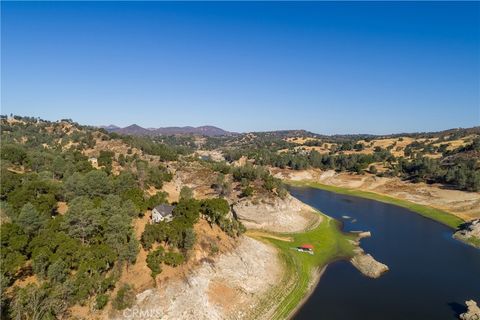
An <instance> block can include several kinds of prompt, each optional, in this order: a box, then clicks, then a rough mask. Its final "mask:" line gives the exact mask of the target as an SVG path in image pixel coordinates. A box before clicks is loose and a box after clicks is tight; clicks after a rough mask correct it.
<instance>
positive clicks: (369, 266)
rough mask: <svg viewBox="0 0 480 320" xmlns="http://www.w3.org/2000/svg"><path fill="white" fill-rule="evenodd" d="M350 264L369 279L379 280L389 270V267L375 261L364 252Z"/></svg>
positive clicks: (351, 260)
mask: <svg viewBox="0 0 480 320" xmlns="http://www.w3.org/2000/svg"><path fill="white" fill-rule="evenodd" d="M350 262H351V263H352V264H353V266H354V267H355V268H357V269H358V270H359V271H360V272H361V273H363V274H364V275H365V276H367V277H369V278H378V277H380V276H381V275H382V274H383V273H385V272H387V271H388V270H389V268H388V266H387V265H385V264H383V263H381V262H378V261H377V260H375V259H374V258H373V257H372V256H371V255H370V254H366V253H364V252H362V253H359V254H357V255H356V256H354V257H353V258H352V259H350Z"/></svg>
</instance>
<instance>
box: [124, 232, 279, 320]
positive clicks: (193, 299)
mask: <svg viewBox="0 0 480 320" xmlns="http://www.w3.org/2000/svg"><path fill="white" fill-rule="evenodd" d="M281 274H282V265H281V262H280V260H279V258H278V255H277V251H276V250H275V249H274V248H273V247H271V246H268V245H266V244H264V243H262V242H260V241H257V240H254V239H251V238H249V237H245V236H243V237H242V238H240V240H239V242H238V246H237V247H236V248H235V249H234V250H233V251H232V252H230V253H225V254H222V255H219V256H217V257H216V258H213V259H205V260H204V261H203V263H202V264H201V266H199V267H198V268H197V269H195V270H193V271H192V272H191V273H190V274H189V275H187V276H185V277H184V278H181V279H170V281H168V282H165V283H162V284H161V285H160V286H158V287H157V288H153V289H148V290H146V291H144V292H142V293H140V294H138V295H137V302H136V306H135V308H136V309H137V310H140V311H141V310H143V311H147V310H156V311H158V312H159V313H160V314H161V317H162V319H238V318H245V317H248V314H249V313H250V312H251V311H252V310H254V309H255V308H256V307H257V304H258V301H259V298H260V297H261V296H262V295H263V294H265V293H266V292H267V291H268V290H269V289H271V288H273V287H274V286H275V285H276V284H277V281H278V279H279V278H280V277H281ZM158 312H157V313H158ZM153 313H155V312H153ZM155 317H156V318H158V315H154V317H151V318H155ZM127 318H128V315H127V316H125V315H124V314H120V315H117V319H127ZM148 318H149V317H148V316H145V312H144V315H143V316H142V317H141V319H148ZM129 319H134V318H132V317H130V318H129ZM138 319H140V318H138Z"/></svg>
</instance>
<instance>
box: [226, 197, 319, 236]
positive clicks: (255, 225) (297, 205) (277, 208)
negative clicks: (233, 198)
mask: <svg viewBox="0 0 480 320" xmlns="http://www.w3.org/2000/svg"><path fill="white" fill-rule="evenodd" d="M233 210H234V212H235V214H236V215H237V217H238V218H239V219H240V220H241V221H242V223H243V224H244V225H245V226H246V227H247V228H249V229H263V230H267V231H273V232H299V231H303V230H306V229H309V228H310V227H312V226H314V225H316V224H318V223H319V222H320V221H321V216H320V215H319V214H317V213H315V210H314V209H312V208H311V207H310V206H308V205H306V204H304V203H303V202H301V201H299V200H297V199H296V198H294V197H292V196H290V195H288V196H287V197H286V198H285V199H280V198H270V199H265V200H263V201H262V202H259V201H251V200H250V199H245V200H241V201H239V202H238V203H236V204H235V205H234V206H233Z"/></svg>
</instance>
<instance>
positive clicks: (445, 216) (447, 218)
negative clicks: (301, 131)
mask: <svg viewBox="0 0 480 320" xmlns="http://www.w3.org/2000/svg"><path fill="white" fill-rule="evenodd" d="M286 183H288V184H290V185H292V186H300V187H312V188H317V189H322V190H327V191H332V192H336V193H342V194H347V195H351V196H356V197H361V198H367V199H372V200H376V201H380V202H385V203H390V204H394V205H397V206H400V207H404V208H407V209H410V210H412V211H414V212H416V213H419V214H421V215H422V216H424V217H427V218H430V219H432V220H435V221H438V222H440V223H443V224H444V225H447V226H449V227H451V228H453V229H456V228H457V227H458V226H459V225H460V224H462V223H464V222H465V221H464V220H462V219H461V218H459V217H457V216H454V215H453V214H450V213H448V212H446V211H443V210H440V209H435V208H432V207H428V206H423V205H420V204H416V203H412V202H410V201H407V200H401V199H397V198H393V197H389V196H386V195H381V194H378V193H373V192H368V191H361V190H356V189H350V188H342V187H334V186H329V185H325V184H321V183H318V182H310V181H286Z"/></svg>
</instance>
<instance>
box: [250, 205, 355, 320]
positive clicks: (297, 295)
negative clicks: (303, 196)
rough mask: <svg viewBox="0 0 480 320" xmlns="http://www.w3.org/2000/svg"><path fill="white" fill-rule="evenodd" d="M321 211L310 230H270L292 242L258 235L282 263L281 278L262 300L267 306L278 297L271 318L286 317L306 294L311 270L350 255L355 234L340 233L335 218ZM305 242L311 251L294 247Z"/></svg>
mask: <svg viewBox="0 0 480 320" xmlns="http://www.w3.org/2000/svg"><path fill="white" fill-rule="evenodd" d="M319 214H321V213H320V212H319ZM321 215H322V217H323V220H322V222H321V223H320V224H319V225H318V226H317V227H316V228H314V229H313V230H310V231H307V232H304V233H270V234H272V235H275V236H280V237H289V238H291V239H293V241H292V242H288V241H282V240H277V239H272V238H269V237H268V235H266V236H265V237H262V236H258V237H257V238H259V239H260V240H262V241H267V242H270V243H272V244H273V245H275V246H276V247H277V248H278V249H279V253H280V257H281V258H282V261H283V262H284V264H285V273H284V274H285V276H284V279H283V280H282V282H281V283H280V284H279V285H278V286H277V288H275V289H274V290H273V291H272V292H271V293H270V294H269V295H267V297H266V299H265V301H264V303H262V304H261V305H263V306H264V307H265V308H266V307H267V306H269V305H272V304H277V303H278V301H279V299H280V300H281V303H280V304H278V307H277V308H276V310H275V312H274V314H273V315H272V318H273V319H285V318H287V317H288V316H289V315H290V314H291V313H292V311H293V310H295V308H296V307H297V306H298V305H299V303H301V301H302V300H303V299H304V297H305V295H306V294H307V291H308V288H309V284H310V283H311V280H312V276H313V274H314V272H316V271H317V272H318V271H319V270H321V269H322V268H323V267H324V266H326V265H327V264H328V263H329V262H331V261H333V260H336V259H342V258H349V257H351V256H353V249H354V247H355V245H354V244H352V243H351V242H349V241H348V240H355V239H356V235H354V234H345V233H343V232H342V231H341V230H340V223H339V222H338V221H336V220H334V219H332V218H330V217H328V216H326V215H323V214H321ZM304 243H309V244H312V245H313V246H314V248H315V249H314V254H313V255H310V254H308V253H304V252H298V251H296V250H294V248H295V247H297V246H300V245H301V244H304ZM261 311H262V310H259V311H258V312H261Z"/></svg>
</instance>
